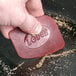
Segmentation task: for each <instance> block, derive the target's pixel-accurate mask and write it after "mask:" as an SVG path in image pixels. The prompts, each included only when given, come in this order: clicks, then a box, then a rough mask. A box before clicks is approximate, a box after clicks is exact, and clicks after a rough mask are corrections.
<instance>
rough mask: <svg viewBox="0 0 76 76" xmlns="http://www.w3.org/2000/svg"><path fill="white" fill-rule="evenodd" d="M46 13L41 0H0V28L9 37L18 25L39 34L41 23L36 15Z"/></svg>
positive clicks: (26, 30) (22, 28) (24, 29)
mask: <svg viewBox="0 0 76 76" xmlns="http://www.w3.org/2000/svg"><path fill="white" fill-rule="evenodd" d="M41 15H44V12H43V9H42V4H41V0H0V30H1V32H2V34H3V35H4V37H5V38H8V39H9V32H10V31H11V30H13V29H14V28H16V27H19V28H20V29H21V30H22V31H24V32H27V33H31V34H38V33H39V32H40V31H41V28H42V27H41V24H40V23H39V22H38V21H37V20H36V18H35V17H38V16H41Z"/></svg>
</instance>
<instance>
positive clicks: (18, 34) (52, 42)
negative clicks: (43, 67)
mask: <svg viewBox="0 0 76 76" xmlns="http://www.w3.org/2000/svg"><path fill="white" fill-rule="evenodd" d="M37 19H38V21H39V22H40V23H41V25H42V31H41V32H40V33H39V34H37V35H30V34H27V33H24V32H22V31H21V30H20V29H18V28H16V29H14V30H12V31H11V32H10V34H9V36H10V39H11V41H12V43H13V45H14V47H15V49H16V52H17V54H18V55H19V56H20V57H21V58H36V57H41V56H44V55H46V54H49V53H54V52H56V51H58V50H60V49H62V48H63V47H64V44H65V43H64V40H63V37H62V35H61V33H60V31H59V29H58V26H57V24H56V23H55V21H54V20H53V19H52V18H51V17H49V16H46V15H44V16H42V17H39V18H37Z"/></svg>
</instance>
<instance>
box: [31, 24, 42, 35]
mask: <svg viewBox="0 0 76 76" xmlns="http://www.w3.org/2000/svg"><path fill="white" fill-rule="evenodd" d="M41 30H42V26H41V24H38V25H36V27H35V30H34V32H33V33H32V34H39V33H40V32H41Z"/></svg>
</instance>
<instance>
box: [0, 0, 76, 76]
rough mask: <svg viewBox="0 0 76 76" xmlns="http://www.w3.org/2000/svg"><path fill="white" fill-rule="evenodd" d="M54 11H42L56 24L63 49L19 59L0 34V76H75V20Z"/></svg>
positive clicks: (11, 46) (9, 42) (7, 41)
mask: <svg viewBox="0 0 76 76" xmlns="http://www.w3.org/2000/svg"><path fill="white" fill-rule="evenodd" d="M43 1H44V0H43ZM45 1H46V0H45ZM48 1H49V0H48ZM57 1H58V0H57ZM63 1H64V0H63ZM67 1H68V0H67ZM48 4H49V3H48ZM57 4H58V3H57ZM45 6H46V5H45ZM45 8H46V7H45ZM54 9H55V8H54ZM54 9H53V11H52V10H49V9H44V10H45V13H46V14H47V15H50V16H52V17H53V18H54V19H55V21H56V22H57V24H58V27H59V29H60V31H61V33H62V35H63V37H64V40H65V47H64V48H63V49H62V50H60V51H58V52H56V53H54V54H52V55H48V56H45V57H43V58H36V59H21V58H19V57H18V55H17V54H16V52H15V50H14V47H13V45H12V43H11V41H10V40H6V39H5V38H4V37H3V36H2V35H1V33H0V76H76V24H75V18H73V17H72V18H73V19H72V18H71V17H67V15H66V14H63V12H62V14H61V13H60V12H59V13H58V12H56V10H54ZM58 9H60V8H59V7H58ZM69 15H71V14H69ZM70 18H71V19H72V20H71V19H70ZM73 21H74V22H73ZM40 61H42V62H40ZM39 63H40V64H39ZM41 65H42V66H41Z"/></svg>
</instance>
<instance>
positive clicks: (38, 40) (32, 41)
mask: <svg viewBox="0 0 76 76" xmlns="http://www.w3.org/2000/svg"><path fill="white" fill-rule="evenodd" d="M49 36H50V31H49V29H48V28H47V27H43V28H42V31H41V32H40V34H37V35H34V36H33V35H27V36H26V37H25V39H24V42H25V45H26V46H27V47H29V48H38V47H40V46H42V45H43V44H44V43H46V42H47V40H48V39H49Z"/></svg>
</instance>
